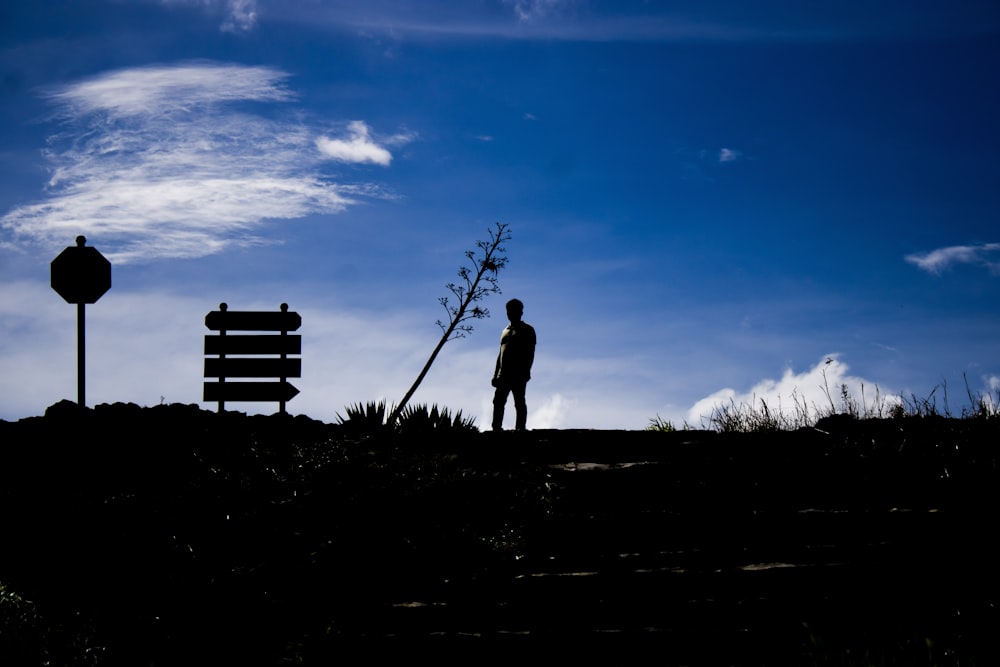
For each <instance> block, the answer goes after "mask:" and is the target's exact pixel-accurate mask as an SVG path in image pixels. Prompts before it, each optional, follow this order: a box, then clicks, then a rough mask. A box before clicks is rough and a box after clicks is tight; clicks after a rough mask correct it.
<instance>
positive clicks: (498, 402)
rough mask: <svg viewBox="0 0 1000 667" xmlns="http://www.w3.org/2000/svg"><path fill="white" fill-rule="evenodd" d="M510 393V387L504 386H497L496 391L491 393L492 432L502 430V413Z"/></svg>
mask: <svg viewBox="0 0 1000 667" xmlns="http://www.w3.org/2000/svg"><path fill="white" fill-rule="evenodd" d="M509 393H510V387H509V386H507V385H506V384H498V385H497V389H496V391H494V392H493V430H494V431H502V430H503V412H504V407H505V406H506V405H507V394H509Z"/></svg>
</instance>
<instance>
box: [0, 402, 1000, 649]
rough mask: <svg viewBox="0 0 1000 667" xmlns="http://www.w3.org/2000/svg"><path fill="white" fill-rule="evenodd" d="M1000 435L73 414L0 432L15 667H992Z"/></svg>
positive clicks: (186, 410) (4, 560) (829, 425)
mask: <svg viewBox="0 0 1000 667" xmlns="http://www.w3.org/2000/svg"><path fill="white" fill-rule="evenodd" d="M998 434H1000V423H998V422H997V421H996V420H985V419H984V420H975V419H961V420H960V419H943V418H915V417H908V418H902V419H898V420H864V421H856V420H851V419H830V420H826V421H824V422H822V423H821V424H819V425H818V428H816V429H803V430H800V431H796V432H775V433H748V434H719V433H713V432H705V431H681V432H674V433H660V432H649V431H579V430H561V431H534V432H529V433H526V434H523V435H521V436H515V435H514V434H503V435H502V436H500V437H497V436H494V435H493V434H486V433H484V434H471V435H469V434H466V435H460V434H456V433H451V434H449V433H443V434H441V433H439V434H433V433H424V434H421V433H415V434H409V435H406V436H403V435H399V434H391V433H385V432H383V433H381V434H374V435H373V434H367V435H366V434H363V433H358V432H352V431H350V430H347V429H345V428H344V427H343V426H340V425H331V424H324V423H321V422H317V421H313V420H310V419H307V418H303V417H294V418H293V417H289V416H286V415H273V416H269V417H263V416H246V415H244V414H241V413H223V414H217V413H215V412H208V411H204V410H201V409H199V408H198V407H197V406H185V405H162V406H156V407H151V408H140V407H138V406H135V405H125V404H115V405H102V406H97V407H96V408H94V409H90V410H86V409H80V408H78V407H77V406H76V405H74V404H72V403H69V402H63V403H60V404H57V405H54V406H52V407H51V408H49V410H48V411H47V412H46V414H45V416H44V417H36V418H31V419H24V420H20V421H18V422H3V421H0V472H2V475H3V487H2V490H0V526H2V527H3V533H2V543H0V544H2V551H0V664H3V665H8V664H9V665H21V664H24V665H34V664H53V665H64V664H65V665H77V664H83V665H130V666H132V665H187V664H192V662H191V660H192V656H198V658H199V660H198V662H200V663H204V664H239V665H256V664H261V665H277V664H286V663H287V664H307V665H329V664H334V663H336V662H339V661H346V662H349V663H350V662H355V661H357V659H355V658H352V657H351V656H354V655H357V654H358V652H359V651H362V652H364V655H365V656H366V657H365V660H364V661H365V662H371V661H374V660H375V659H376V658H387V657H394V656H400V657H404V656H405V657H407V658H409V659H414V660H419V659H421V658H429V659H434V660H435V661H436V662H438V663H441V662H445V663H456V664H457V663H464V662H465V661H466V660H469V661H470V662H483V661H488V662H496V661H498V660H499V659H502V658H514V657H521V656H525V657H528V656H531V657H539V658H541V657H547V658H550V659H553V660H556V659H558V660H574V661H575V660H586V661H587V662H588V663H593V664H622V665H626V664H647V663H656V664H667V665H674V664H676V665H692V664H705V665H708V664H730V665H785V664H788V665H802V664H807V665H808V664H836V665H853V664H859V665H860V664H878V665H888V664H898V665H920V664H924V665H931V664H937V665H951V664H954V665H991V664H997V660H998V659H1000V646H998V644H997V637H998V636H1000V608H998V605H1000V581H998V577H997V564H998V558H997V557H998V555H1000V549H998V547H997V546H996V545H995V537H994V535H995V533H996V530H997V519H998V510H1000V496H998V494H1000V485H998V482H1000V470H998V465H997V464H998V458H1000V457H998V452H1000V449H998V448H1000V438H998V437H997V436H998ZM46 661H48V662H46Z"/></svg>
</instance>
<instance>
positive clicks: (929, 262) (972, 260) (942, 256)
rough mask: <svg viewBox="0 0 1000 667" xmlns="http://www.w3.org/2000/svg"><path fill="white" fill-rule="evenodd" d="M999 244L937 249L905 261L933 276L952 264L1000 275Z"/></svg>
mask: <svg viewBox="0 0 1000 667" xmlns="http://www.w3.org/2000/svg"><path fill="white" fill-rule="evenodd" d="M998 252H1000V243H984V244H981V245H957V246H947V247H945V248H938V249H936V250H932V251H930V252H927V253H914V254H912V255H907V256H906V257H905V259H906V261H907V262H909V263H910V264H914V265H915V266H917V268H920V269H923V270H924V271H927V272H928V273H933V274H935V275H938V274H940V273H941V272H943V271H945V270H947V269H949V268H951V266H952V265H954V264H979V265H982V266H985V267H986V268H987V269H989V270H990V272H991V273H1000V258H996V253H998Z"/></svg>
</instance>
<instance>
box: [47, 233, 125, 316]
mask: <svg viewBox="0 0 1000 667" xmlns="http://www.w3.org/2000/svg"><path fill="white" fill-rule="evenodd" d="M86 242H87V239H85V238H84V237H82V236H77V237H76V246H75V247H74V246H70V247H69V248H66V249H65V250H63V251H62V252H61V253H59V255H58V256H57V257H56V258H55V259H54V260H52V289H54V290H55V291H56V292H58V293H59V296H61V297H62V298H64V299H66V301H67V302H68V303H97V300H98V299H100V298H101V297H102V296H103V295H104V293H105V292H107V291H108V290H109V289H111V262H109V261H108V260H107V259H106V258H105V257H104V255H102V254H101V253H99V252H98V251H97V248H92V247H89V246H86V245H84V244H85V243H86Z"/></svg>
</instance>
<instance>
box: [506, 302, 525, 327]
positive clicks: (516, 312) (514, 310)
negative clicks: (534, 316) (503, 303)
mask: <svg viewBox="0 0 1000 667" xmlns="http://www.w3.org/2000/svg"><path fill="white" fill-rule="evenodd" d="M523 314H524V304H523V303H521V302H520V301H519V300H518V299H511V300H510V301H508V302H507V319H508V320H510V321H511V322H517V321H520V319H521V316H522V315H523Z"/></svg>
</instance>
